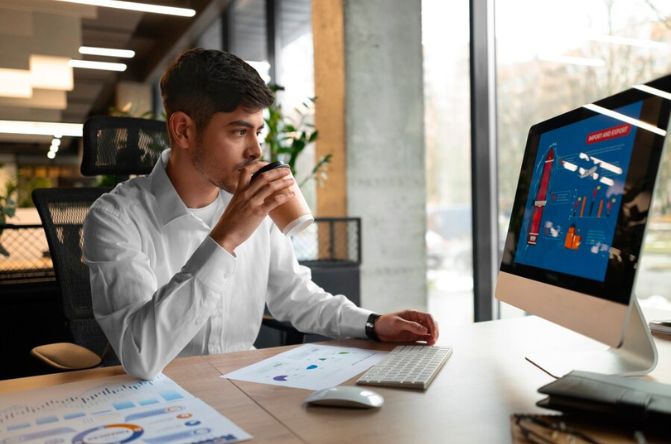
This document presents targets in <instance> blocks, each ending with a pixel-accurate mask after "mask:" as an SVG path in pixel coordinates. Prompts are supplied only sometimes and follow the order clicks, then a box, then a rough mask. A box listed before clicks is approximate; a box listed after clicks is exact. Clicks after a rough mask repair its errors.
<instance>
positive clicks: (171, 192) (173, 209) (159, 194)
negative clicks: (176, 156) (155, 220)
mask: <svg viewBox="0 0 671 444" xmlns="http://www.w3.org/2000/svg"><path fill="white" fill-rule="evenodd" d="M168 159H170V148H168V149H166V150H164V151H163V152H162V153H161V156H160V157H159V159H158V162H156V165H154V169H153V170H152V171H151V173H149V180H150V185H149V188H150V190H151V193H152V194H153V195H154V197H155V198H156V208H157V210H156V212H157V214H158V217H159V218H160V220H161V223H162V224H163V225H167V224H169V223H170V222H172V221H173V220H175V219H177V218H179V217H182V216H193V215H192V214H191V212H190V211H189V209H188V208H187V207H186V205H185V204H184V201H183V200H182V198H181V197H179V194H177V190H175V187H174V186H173V184H172V182H171V181H170V178H169V177H168V173H167V172H166V170H165V168H166V166H167V165H168ZM231 197H232V196H231V194H230V193H228V192H226V191H224V190H220V191H219V199H220V200H221V201H222V203H223V204H224V205H227V204H228V202H229V201H230V199H231Z"/></svg>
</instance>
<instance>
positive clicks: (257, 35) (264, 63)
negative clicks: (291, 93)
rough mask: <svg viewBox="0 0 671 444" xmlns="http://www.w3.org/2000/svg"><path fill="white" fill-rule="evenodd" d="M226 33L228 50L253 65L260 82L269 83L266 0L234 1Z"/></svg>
mask: <svg viewBox="0 0 671 444" xmlns="http://www.w3.org/2000/svg"><path fill="white" fill-rule="evenodd" d="M227 30H228V34H227V35H228V51H230V52H232V53H233V54H235V55H237V56H238V57H240V58H241V59H243V60H245V61H246V62H248V63H249V64H250V65H252V66H253V67H254V68H255V69H256V70H257V71H258V72H259V74H261V77H262V78H263V80H265V81H266V82H268V81H270V62H269V61H268V45H267V40H268V39H267V37H266V36H267V34H266V1H265V0H236V1H234V2H233V3H232V4H231V6H230V9H229V13H228V24H227Z"/></svg>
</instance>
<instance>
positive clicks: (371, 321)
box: [366, 313, 381, 342]
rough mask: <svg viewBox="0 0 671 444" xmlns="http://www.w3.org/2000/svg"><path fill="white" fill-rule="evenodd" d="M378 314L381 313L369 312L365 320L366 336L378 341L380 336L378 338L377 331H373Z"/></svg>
mask: <svg viewBox="0 0 671 444" xmlns="http://www.w3.org/2000/svg"><path fill="white" fill-rule="evenodd" d="M380 316H381V315H379V314H377V313H371V314H370V316H368V319H367V320H366V337H367V338H368V339H371V340H373V341H378V342H379V341H380V338H378V337H377V333H375V323H376V322H377V320H378V319H379V318H380Z"/></svg>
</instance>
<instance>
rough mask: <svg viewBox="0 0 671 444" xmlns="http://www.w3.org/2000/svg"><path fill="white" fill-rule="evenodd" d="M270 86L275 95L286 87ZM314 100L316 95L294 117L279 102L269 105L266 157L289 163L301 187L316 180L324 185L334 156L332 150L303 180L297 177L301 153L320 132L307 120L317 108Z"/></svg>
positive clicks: (297, 109) (303, 104) (298, 108)
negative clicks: (297, 165)
mask: <svg viewBox="0 0 671 444" xmlns="http://www.w3.org/2000/svg"><path fill="white" fill-rule="evenodd" d="M268 86H269V87H270V89H271V90H272V91H273V93H275V95H277V93H278V92H279V91H283V90H284V87H282V86H279V85H273V84H270V85H268ZM314 102H315V99H314V98H309V99H308V100H307V101H305V102H303V103H302V104H301V106H299V107H297V108H296V110H295V112H296V116H297V117H296V118H293V119H292V118H290V117H288V116H287V115H285V113H284V112H283V111H282V107H281V105H280V104H279V103H277V102H276V103H273V104H272V105H271V106H270V107H269V108H268V116H267V117H266V119H265V121H266V128H267V130H268V133H267V134H266V137H265V140H264V142H265V149H266V160H267V161H269V162H274V161H277V160H280V161H282V162H285V163H287V164H288V165H289V167H290V168H291V173H292V174H293V175H294V177H296V180H297V182H298V186H301V187H302V186H303V185H304V184H306V183H307V182H309V181H310V180H313V179H314V180H316V181H317V184H318V185H321V184H323V182H324V181H325V180H326V179H327V177H328V176H327V169H328V164H329V163H330V162H331V157H332V155H331V154H330V153H329V154H325V155H323V156H321V157H320V158H319V159H318V160H317V162H315V165H314V166H313V167H312V169H311V170H310V172H309V173H308V174H307V175H306V176H305V177H303V178H302V179H301V178H298V177H297V176H296V160H297V159H298V156H299V155H300V154H301V153H302V152H303V151H304V150H305V148H307V147H308V146H310V145H311V144H312V143H314V142H315V141H316V140H317V137H318V135H319V133H318V131H317V130H316V129H315V128H314V125H312V124H311V123H309V121H308V117H309V116H311V115H312V112H313V110H314Z"/></svg>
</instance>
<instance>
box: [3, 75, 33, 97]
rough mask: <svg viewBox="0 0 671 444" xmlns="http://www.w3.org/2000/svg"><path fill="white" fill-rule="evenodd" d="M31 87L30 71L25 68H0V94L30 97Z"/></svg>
mask: <svg viewBox="0 0 671 444" xmlns="http://www.w3.org/2000/svg"><path fill="white" fill-rule="evenodd" d="M32 95H33V87H32V85H31V84H30V71H28V70H25V69H4V68H3V69H0V96H2V97H20V98H24V99H27V98H30V97H32Z"/></svg>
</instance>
